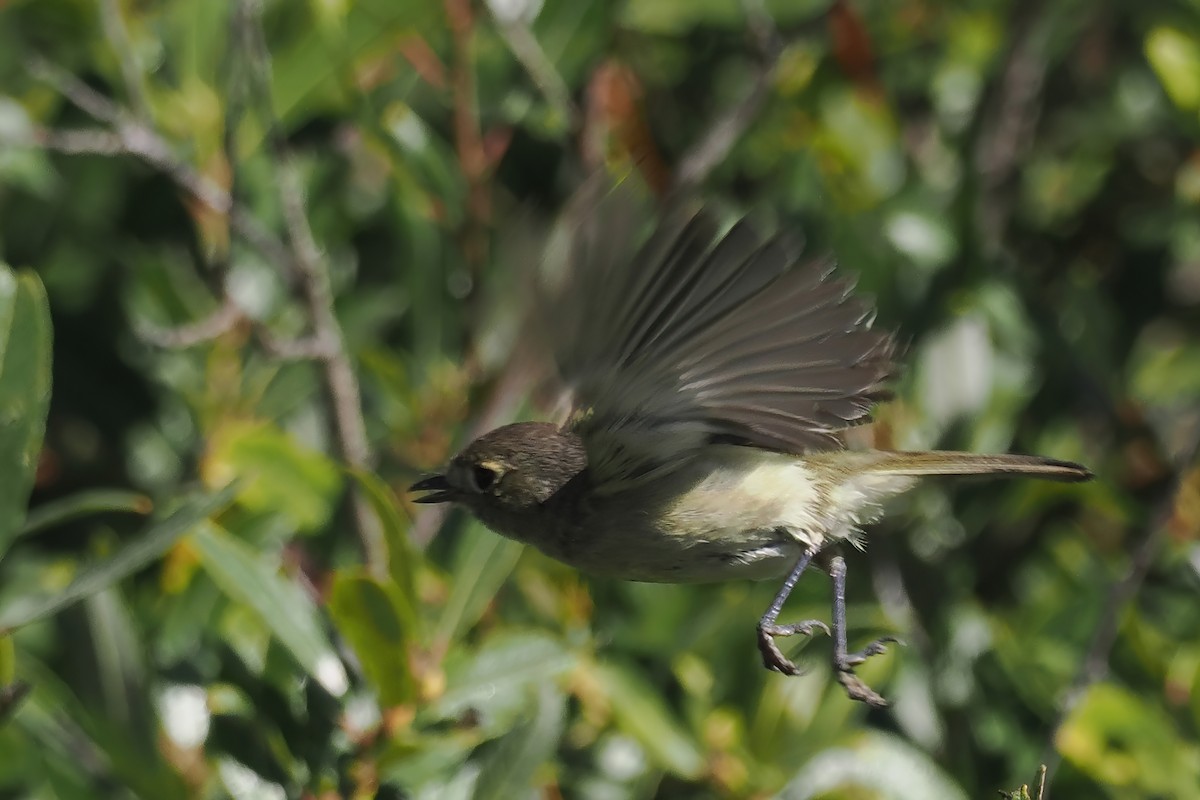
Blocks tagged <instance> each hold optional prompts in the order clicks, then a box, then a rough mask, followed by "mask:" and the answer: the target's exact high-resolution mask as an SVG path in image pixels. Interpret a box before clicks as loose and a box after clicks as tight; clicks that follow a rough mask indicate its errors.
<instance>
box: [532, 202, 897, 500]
mask: <svg viewBox="0 0 1200 800" xmlns="http://www.w3.org/2000/svg"><path fill="white" fill-rule="evenodd" d="M631 183H632V182H631V181H626V182H624V183H622V184H621V185H619V186H618V187H617V188H616V189H614V190H612V191H604V190H603V189H599V188H597V187H596V186H595V185H593V186H591V187H589V188H587V189H585V193H586V192H590V193H591V194H590V195H588V196H587V198H586V201H585V202H581V203H580V204H579V205H578V206H577V209H578V212H579V215H580V217H581V221H580V222H579V225H578V227H577V229H576V231H575V235H574V237H573V240H572V246H571V249H570V253H569V259H568V268H569V270H570V272H569V274H568V276H567V279H566V282H565V286H564V287H563V289H562V291H561V292H560V293H559V294H558V295H556V296H555V297H553V298H552V299H550V300H548V301H546V302H548V304H549V306H550V315H551V317H552V318H553V322H552V326H553V327H552V329H551V330H552V331H553V340H554V341H553V342H552V345H553V349H554V351H555V356H556V361H557V364H558V367H559V371H560V373H561V377H562V379H563V380H564V381H565V382H566V383H567V385H568V387H569V388H571V389H572V391H573V392H574V405H575V409H576V410H575V413H574V414H573V422H572V423H571V424H573V426H574V427H575V429H576V430H577V431H578V432H579V433H580V434H581V436H583V438H584V441H585V443H586V445H587V447H588V453H589V465H590V467H591V468H592V469H593V470H596V471H597V472H599V473H600V474H601V476H602V477H603V478H604V479H605V480H606V481H608V482H612V483H613V484H618V483H620V482H621V480H622V479H624V478H633V477H636V476H638V475H642V474H645V473H647V472H650V471H653V470H656V469H661V468H670V467H671V466H672V465H673V464H676V463H679V460H680V459H685V458H688V457H690V455H692V454H693V453H694V452H695V451H696V450H697V449H699V448H701V447H703V446H704V445H705V444H708V443H710V442H713V441H724V442H733V443H738V444H745V445H751V446H756V447H762V448H766V449H770V450H777V451H783V452H791V453H804V452H809V451H814V450H823V449H830V448H834V447H838V446H840V443H839V439H838V437H837V434H838V432H839V431H841V430H843V429H845V428H847V427H849V426H851V425H854V424H856V423H859V422H862V421H865V419H866V418H867V416H868V414H869V412H870V409H871V406H872V404H873V403H874V402H875V401H876V400H877V399H879V398H880V397H881V396H883V394H884V385H885V383H886V380H887V378H888V377H889V376H890V374H891V372H892V370H893V361H892V356H893V349H894V346H893V340H892V337H891V336H890V335H889V334H888V333H887V332H881V331H875V330H872V329H871V325H872V322H873V314H872V312H871V309H870V308H869V307H868V306H867V305H866V304H865V303H864V302H863V301H862V300H860V299H859V298H857V297H855V296H854V295H853V293H852V290H853V284H852V283H851V282H849V281H847V280H845V279H842V278H839V277H836V276H835V275H834V274H833V263H832V261H830V260H829V259H826V258H807V259H805V258H804V257H803V245H802V242H801V241H800V240H799V239H797V238H796V237H791V236H774V237H765V236H764V235H763V234H762V233H761V232H760V231H759V230H758V229H756V228H755V226H753V225H752V224H751V223H750V222H748V221H746V220H742V221H739V222H737V223H736V224H734V225H733V226H732V227H731V228H729V229H728V230H727V231H726V232H724V233H723V234H722V233H721V227H720V226H719V225H718V224H717V222H716V220H715V218H714V217H713V216H712V215H711V214H709V213H707V212H706V211H703V210H699V211H697V210H695V209H693V208H688V207H687V206H684V205H682V204H677V205H675V206H673V207H670V208H668V209H667V210H665V211H664V212H663V213H662V215H661V216H660V217H659V219H658V223H657V226H656V227H655V229H654V230H653V232H651V233H650V235H649V237H648V238H646V239H645V242H644V243H643V244H642V245H641V246H640V247H637V242H638V241H639V239H640V238H642V237H639V235H638V234H639V233H640V232H641V229H642V228H643V227H644V226H645V224H646V222H647V221H648V220H650V219H652V218H653V214H650V213H648V212H647V210H646V209H647V204H646V203H645V202H643V198H642V197H640V196H639V195H638V193H637V190H636V188H635V187H631V186H630V184H631Z"/></svg>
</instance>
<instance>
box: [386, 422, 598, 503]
mask: <svg viewBox="0 0 1200 800" xmlns="http://www.w3.org/2000/svg"><path fill="white" fill-rule="evenodd" d="M586 466H587V455H586V453H585V451H584V449H583V443H582V442H581V441H580V439H579V437H578V436H576V435H575V434H574V433H571V432H570V431H564V430H562V429H560V428H559V427H558V426H557V425H554V424H553V423H549V422H518V423H515V424H513V425H505V426H504V427H502V428H497V429H496V430H494V431H492V432H490V433H487V434H484V435H483V436H481V437H479V438H478V439H476V440H475V441H473V442H471V444H469V445H468V446H467V447H466V448H465V449H464V450H463V451H462V452H461V453H459V454H458V455H456V456H455V457H454V458H453V459H452V460H451V461H450V465H449V466H448V467H447V468H446V471H445V472H444V473H442V474H440V475H432V476H429V477H427V478H425V479H423V480H420V481H417V482H416V483H414V484H413V485H412V486H411V487H410V488H409V491H413V492H428V494H426V495H424V496H422V497H418V498H417V500H416V502H418V503H461V504H462V505H464V506H466V507H467V508H469V509H470V510H471V511H472V512H474V513H475V514H476V515H477V516H479V517H480V518H481V519H483V520H484V521H485V522H490V521H492V520H494V519H495V517H496V515H497V514H519V513H522V512H528V511H532V510H534V509H536V508H537V507H539V506H541V505H542V504H543V503H545V502H546V501H547V500H549V499H550V498H551V497H553V496H554V495H555V493H557V492H558V491H559V490H560V489H562V488H563V486H565V485H566V484H567V483H568V482H570V481H571V480H572V479H573V478H575V477H576V476H577V475H578V474H579V473H580V472H582V471H583V469H584V467H586Z"/></svg>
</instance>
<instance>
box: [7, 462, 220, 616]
mask: <svg viewBox="0 0 1200 800" xmlns="http://www.w3.org/2000/svg"><path fill="white" fill-rule="evenodd" d="M236 493H237V487H236V486H232V485H230V486H227V487H225V488H224V489H222V490H221V491H219V492H217V493H215V494H212V495H208V496H206V497H201V498H198V499H195V500H191V501H189V502H187V503H184V504H183V505H182V506H180V507H179V508H177V509H176V510H175V511H174V512H172V513H171V514H170V515H169V516H168V517H167V518H166V519H164V520H162V521H161V522H157V523H155V524H154V525H151V526H150V527H149V528H148V529H147V530H145V531H143V532H141V533H140V534H138V535H137V536H136V537H135V538H133V539H132V540H131V541H129V542H128V543H126V544H125V545H124V546H122V547H121V548H120V549H118V550H117V551H116V552H115V553H113V554H112V555H110V556H108V557H106V558H104V559H101V560H100V561H97V562H96V563H95V564H92V565H91V566H89V567H86V568H85V569H84V570H83V571H81V572H80V573H79V574H78V575H76V576H75V579H74V580H72V581H71V583H70V584H69V585H68V586H67V587H66V588H65V589H63V590H61V591H59V592H55V593H54V594H52V595H48V596H41V597H21V598H18V599H17V600H16V601H15V602H12V603H11V604H9V605H8V606H7V607H5V608H3V609H0V635H3V634H4V633H5V632H7V631H11V630H13V629H15V628H19V627H21V626H23V625H28V624H29V623H30V622H33V621H35V620H39V619H41V618H43V617H48V616H50V615H51V614H56V613H58V612H59V611H61V610H63V609H64V608H66V607H67V606H70V605H72V604H74V603H77V602H79V601H80V600H82V599H83V598H84V597H87V596H88V595H90V594H94V593H95V592H98V591H100V590H101V589H104V588H106V587H108V586H112V585H113V584H114V583H116V582H117V581H119V580H121V579H122V578H125V577H127V576H129V575H132V574H133V573H134V572H136V571H137V570H139V569H141V568H142V567H144V566H146V565H147V564H149V563H150V562H151V561H154V560H155V559H157V558H158V557H159V556H161V555H162V554H163V553H165V552H166V551H167V548H169V547H170V546H171V545H172V544H174V543H175V541H176V540H177V539H179V537H181V536H183V535H184V534H185V533H187V532H188V531H190V530H192V529H193V528H195V527H196V526H197V525H198V524H200V523H201V522H203V521H204V520H206V519H208V518H209V517H210V516H212V515H213V514H216V513H217V512H218V511H220V510H221V509H223V508H225V506H227V505H229V503H230V502H231V501H232V500H233V497H234V495H235V494H236Z"/></svg>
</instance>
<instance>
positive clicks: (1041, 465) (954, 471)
mask: <svg viewBox="0 0 1200 800" xmlns="http://www.w3.org/2000/svg"><path fill="white" fill-rule="evenodd" d="M839 455H841V456H843V457H849V460H850V461H851V463H852V466H853V467H855V468H857V469H858V470H861V471H862V472H867V473H875V474H878V475H896V476H905V477H914V478H915V477H920V476H922V475H997V476H1003V475H1012V476H1024V477H1029V478H1041V479H1044V480H1048V481H1063V482H1065V483H1077V482H1079V481H1087V480H1091V479H1092V473H1091V470H1089V469H1088V468H1087V467H1084V466H1081V465H1079V464H1075V463H1073V462H1070V461H1058V460H1056V459H1053V458H1043V457H1042V456H1020V455H1011V454H999V455H983V454H979V453H959V452H954V451H951V450H931V451H926V452H912V453H903V452H901V453H895V452H886V451H882V450H868V451H863V452H859V453H848V452H845V451H843V452H842V453H840V454H839ZM859 459H861V460H860V461H859V463H857V464H853V461H856V460H859ZM843 463H846V462H845V461H843Z"/></svg>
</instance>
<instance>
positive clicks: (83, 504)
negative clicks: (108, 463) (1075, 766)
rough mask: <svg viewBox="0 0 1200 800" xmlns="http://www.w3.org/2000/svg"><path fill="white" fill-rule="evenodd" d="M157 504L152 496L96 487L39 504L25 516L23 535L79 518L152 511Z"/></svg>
mask: <svg viewBox="0 0 1200 800" xmlns="http://www.w3.org/2000/svg"><path fill="white" fill-rule="evenodd" d="M153 507H154V504H153V503H152V502H151V501H150V498H149V497H147V496H146V495H144V494H139V493H137V492H127V491H124V490H122V489H94V490H92V491H86V492H77V493H76V494H73V495H71V496H70V497H63V498H61V499H59V500H52V501H50V502H49V503H46V504H44V505H41V506H38V507H37V508H35V509H33V510H32V511H30V512H29V515H28V516H27V517H25V524H24V525H23V526H22V527H21V533H20V535H21V536H29V535H31V534H34V533H38V532H40V531H43V530H45V529H47V528H53V527H54V526H55V525H62V524H63V523H66V522H70V521H71V520H75V519H79V518H80V517H87V516H91V515H92V514H103V513H107V512H114V511H119V512H128V513H130V514H149V513H150V511H151V510H152V509H153Z"/></svg>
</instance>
